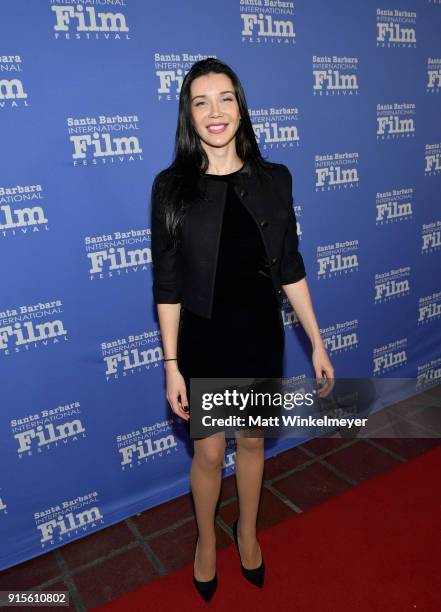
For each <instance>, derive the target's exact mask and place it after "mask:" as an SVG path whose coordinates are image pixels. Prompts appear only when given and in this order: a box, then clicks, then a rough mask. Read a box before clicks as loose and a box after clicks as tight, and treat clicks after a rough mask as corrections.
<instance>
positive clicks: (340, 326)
mask: <svg viewBox="0 0 441 612" xmlns="http://www.w3.org/2000/svg"><path fill="white" fill-rule="evenodd" d="M358 326H359V321H358V319H353V320H352V321H343V322H342V323H334V324H332V325H330V326H329V327H326V328H324V329H321V330H320V334H321V336H322V338H323V341H324V343H325V347H326V350H327V351H328V353H329V355H339V354H340V353H346V352H348V351H351V350H353V349H354V348H358Z"/></svg>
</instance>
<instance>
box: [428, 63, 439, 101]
mask: <svg viewBox="0 0 441 612" xmlns="http://www.w3.org/2000/svg"><path fill="white" fill-rule="evenodd" d="M440 91H441V57H428V58H427V86H426V92H427V93H439V92H440Z"/></svg>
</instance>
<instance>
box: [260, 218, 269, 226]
mask: <svg viewBox="0 0 441 612" xmlns="http://www.w3.org/2000/svg"><path fill="white" fill-rule="evenodd" d="M267 225H268V221H267V220H266V219H262V221H261V222H260V227H266V226H267Z"/></svg>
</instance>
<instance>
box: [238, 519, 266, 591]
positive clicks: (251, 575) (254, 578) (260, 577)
mask: <svg viewBox="0 0 441 612" xmlns="http://www.w3.org/2000/svg"><path fill="white" fill-rule="evenodd" d="M238 520H239V519H236V520H235V521H234V524H233V536H234V542H235V544H236V548H237V552H238V553H239V558H240V565H241V568H242V574H243V575H244V576H245V578H246V579H247V580H248V581H249V582H251V583H252V584H254V585H255V586H258V587H263V583H264V578H265V563H264V561H263V555H262V563H261V564H260V565H259V567H256V568H254V569H247V568H246V567H244V566H243V564H242V558H241V556H240V550H239V542H238V539H237V523H238Z"/></svg>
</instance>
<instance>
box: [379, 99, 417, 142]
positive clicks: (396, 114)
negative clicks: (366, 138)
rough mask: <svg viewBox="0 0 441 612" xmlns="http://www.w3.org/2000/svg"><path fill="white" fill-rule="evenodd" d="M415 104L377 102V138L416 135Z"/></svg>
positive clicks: (387, 138)
mask: <svg viewBox="0 0 441 612" xmlns="http://www.w3.org/2000/svg"><path fill="white" fill-rule="evenodd" d="M415 112H416V106H415V104H397V103H395V104H377V140H390V139H391V138H410V137H411V136H415V119H414V117H415Z"/></svg>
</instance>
